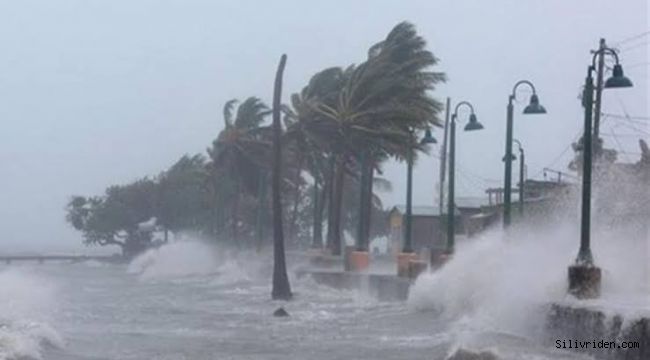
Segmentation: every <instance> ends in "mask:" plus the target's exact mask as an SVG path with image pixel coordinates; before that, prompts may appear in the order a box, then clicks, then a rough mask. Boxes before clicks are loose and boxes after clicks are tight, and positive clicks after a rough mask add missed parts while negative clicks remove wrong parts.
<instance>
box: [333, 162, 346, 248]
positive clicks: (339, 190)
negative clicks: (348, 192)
mask: <svg viewBox="0 0 650 360" xmlns="http://www.w3.org/2000/svg"><path fill="white" fill-rule="evenodd" d="M344 181H345V159H344V157H343V155H339V156H337V160H336V177H335V179H334V199H333V212H332V235H333V236H332V254H333V255H341V249H342V247H343V244H342V242H343V236H342V228H341V214H342V211H341V210H342V206H343V182H344Z"/></svg>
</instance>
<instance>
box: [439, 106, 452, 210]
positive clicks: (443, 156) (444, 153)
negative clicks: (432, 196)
mask: <svg viewBox="0 0 650 360" xmlns="http://www.w3.org/2000/svg"><path fill="white" fill-rule="evenodd" d="M450 107H451V98H449V97H448V98H447V105H446V106H445V132H444V137H443V138H442V148H441V149H440V184H439V185H440V188H439V189H438V209H439V211H440V215H442V213H443V210H444V206H445V205H444V204H445V170H446V167H447V131H448V129H449V115H450V112H451V110H450V109H449V108H450Z"/></svg>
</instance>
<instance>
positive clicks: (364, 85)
mask: <svg viewBox="0 0 650 360" xmlns="http://www.w3.org/2000/svg"><path fill="white" fill-rule="evenodd" d="M425 46H426V43H425V41H424V39H423V38H422V37H420V36H419V35H417V33H416V31H415V29H414V27H413V25H411V24H409V23H406V22H404V23H400V24H398V25H397V26H395V28H393V30H392V31H391V32H390V33H389V34H388V36H387V37H386V39H385V40H383V41H381V42H379V43H377V44H375V45H374V46H372V47H371V48H370V50H369V52H368V59H367V60H366V61H365V62H363V63H362V64H360V65H357V66H355V65H353V66H349V67H348V68H346V69H340V68H332V69H327V70H325V71H324V72H321V73H319V74H317V75H316V76H315V77H314V78H312V81H311V82H310V85H312V83H317V82H321V83H323V84H326V85H328V86H327V87H326V88H325V89H320V90H321V91H314V90H311V91H308V95H312V94H314V95H313V96H311V97H309V96H303V97H302V99H301V100H303V101H302V102H301V103H300V107H297V106H296V105H295V104H294V108H298V109H299V110H298V112H299V113H300V111H302V112H303V113H307V114H308V116H307V117H306V119H305V123H304V124H303V125H302V126H303V129H302V132H303V133H306V134H308V135H307V136H306V138H308V139H310V140H311V141H312V143H314V144H316V145H318V146H319V147H320V148H322V149H325V151H326V152H328V153H329V154H330V156H331V159H332V162H333V164H334V166H333V169H332V173H330V178H331V180H330V182H331V184H330V186H331V187H330V189H331V191H332V196H331V197H330V204H329V208H330V211H329V214H328V218H329V219H330V221H329V226H328V238H330V236H331V241H332V242H333V244H332V245H333V252H334V254H340V251H341V221H340V219H341V206H342V199H343V191H344V186H343V184H344V181H345V176H346V173H349V169H350V168H352V167H354V163H355V162H356V161H358V160H357V159H360V158H361V156H360V155H361V154H362V153H365V156H364V157H365V158H366V161H368V163H369V164H370V165H368V163H366V164H364V166H357V168H358V169H361V168H364V169H366V170H365V171H368V172H369V174H366V176H364V181H365V182H366V185H368V186H369V184H371V183H372V179H373V176H374V175H373V172H374V170H375V169H376V167H377V166H378V164H379V162H380V161H381V160H382V159H387V158H389V157H395V158H398V159H401V160H403V159H405V158H406V156H407V154H408V153H409V152H412V151H414V150H421V147H420V146H419V145H418V144H417V143H415V142H414V137H413V131H417V130H424V129H426V128H428V127H429V126H432V125H438V124H439V123H440V121H439V118H438V113H439V112H440V111H441V110H442V104H441V103H440V102H439V101H437V100H436V99H434V98H432V97H431V96H430V95H429V94H428V92H429V91H430V90H433V89H434V88H435V85H436V84H437V83H439V82H442V81H445V75H444V74H443V73H440V72H432V71H429V70H428V68H429V67H431V66H433V65H435V64H436V63H437V59H436V58H435V56H433V54H432V53H431V52H429V51H428V50H426V49H425ZM325 80H327V81H325ZM323 86H324V87H325V85H323ZM308 87H309V86H308ZM301 95H303V94H301ZM302 108H307V110H302ZM371 198H372V197H371V196H364V199H365V202H366V203H367V202H369V201H371ZM368 207H369V206H368V204H366V206H364V207H362V208H368ZM367 218H369V217H367ZM330 234H331V235H330Z"/></svg>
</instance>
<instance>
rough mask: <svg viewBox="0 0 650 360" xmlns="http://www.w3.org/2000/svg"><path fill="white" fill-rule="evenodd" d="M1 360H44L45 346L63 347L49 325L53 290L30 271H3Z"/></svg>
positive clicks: (47, 283) (23, 269) (0, 284)
mask: <svg viewBox="0 0 650 360" xmlns="http://www.w3.org/2000/svg"><path fill="white" fill-rule="evenodd" d="M0 288H1V289H2V291H1V292H0V359H2V360H10V359H41V358H42V353H43V350H44V347H45V346H54V347H63V345H64V342H63V339H62V337H61V336H60V335H59V334H58V333H57V332H56V330H55V329H54V328H52V327H51V326H50V325H48V323H47V320H48V318H49V315H50V314H51V313H52V312H53V311H54V309H53V306H54V299H55V298H54V288H53V287H52V285H51V284H50V283H49V282H46V281H44V280H43V279H41V278H39V277H38V276H36V275H34V274H32V273H30V272H29V270H28V268H10V269H7V270H4V271H0Z"/></svg>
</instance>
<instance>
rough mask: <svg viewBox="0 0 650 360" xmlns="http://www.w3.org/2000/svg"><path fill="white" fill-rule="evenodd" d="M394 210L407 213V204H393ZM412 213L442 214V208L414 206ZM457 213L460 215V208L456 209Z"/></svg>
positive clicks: (419, 214)
mask: <svg viewBox="0 0 650 360" xmlns="http://www.w3.org/2000/svg"><path fill="white" fill-rule="evenodd" d="M393 211H397V212H399V213H400V214H405V213H406V206H404V205H396V206H393V208H392V209H391V212H393ZM411 213H412V214H413V216H440V208H439V207H437V206H413V207H412V208H411ZM455 214H456V215H460V212H459V211H458V209H456V212H455ZM443 215H444V213H443Z"/></svg>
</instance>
